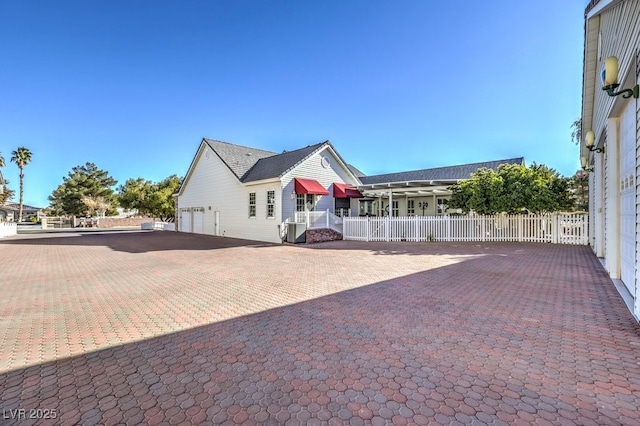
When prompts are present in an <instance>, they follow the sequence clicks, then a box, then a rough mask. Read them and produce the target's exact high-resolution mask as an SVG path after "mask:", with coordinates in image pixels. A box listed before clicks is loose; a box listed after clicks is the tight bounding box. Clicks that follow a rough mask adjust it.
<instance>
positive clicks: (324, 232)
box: [306, 228, 342, 244]
mask: <svg viewBox="0 0 640 426" xmlns="http://www.w3.org/2000/svg"><path fill="white" fill-rule="evenodd" d="M306 237H307V244H311V243H321V242H323V241H335V240H341V239H342V234H340V233H338V232H336V231H334V230H333V229H326V228H325V229H308V230H307V231H306Z"/></svg>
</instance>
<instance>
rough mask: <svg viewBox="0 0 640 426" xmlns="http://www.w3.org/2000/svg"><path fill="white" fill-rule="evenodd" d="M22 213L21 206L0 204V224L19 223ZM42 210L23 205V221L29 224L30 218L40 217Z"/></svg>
mask: <svg viewBox="0 0 640 426" xmlns="http://www.w3.org/2000/svg"><path fill="white" fill-rule="evenodd" d="M19 212H20V204H18V203H4V204H0V222H2V221H6V222H18V214H19ZM41 213H42V209H41V208H39V207H33V206H28V205H26V204H23V205H22V221H23V222H27V221H28V220H29V217H30V216H36V217H39V216H40V214H41Z"/></svg>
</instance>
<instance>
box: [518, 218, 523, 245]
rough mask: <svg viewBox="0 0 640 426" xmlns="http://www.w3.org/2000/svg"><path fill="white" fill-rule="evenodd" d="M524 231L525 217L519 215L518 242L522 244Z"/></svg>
mask: <svg viewBox="0 0 640 426" xmlns="http://www.w3.org/2000/svg"><path fill="white" fill-rule="evenodd" d="M523 231H524V217H523V215H521V214H520V215H518V242H520V243H521V242H522V233H523Z"/></svg>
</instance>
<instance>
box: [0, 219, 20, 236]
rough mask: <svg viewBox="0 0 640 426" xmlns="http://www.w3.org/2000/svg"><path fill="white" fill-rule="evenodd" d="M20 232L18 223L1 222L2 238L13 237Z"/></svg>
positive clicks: (0, 233) (0, 232) (0, 234)
mask: <svg viewBox="0 0 640 426" xmlns="http://www.w3.org/2000/svg"><path fill="white" fill-rule="evenodd" d="M17 233H18V225H17V224H16V223H12V222H0V238H2V237H11V236H13V235H16V234H17Z"/></svg>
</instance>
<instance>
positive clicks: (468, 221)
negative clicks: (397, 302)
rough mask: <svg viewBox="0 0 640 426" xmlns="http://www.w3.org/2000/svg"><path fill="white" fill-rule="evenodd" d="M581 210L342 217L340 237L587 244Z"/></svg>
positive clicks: (586, 222) (586, 229)
mask: <svg viewBox="0 0 640 426" xmlns="http://www.w3.org/2000/svg"><path fill="white" fill-rule="evenodd" d="M588 226H589V217H588V216H587V215H584V214H549V215H493V216H411V217H389V216H386V217H345V218H343V233H342V234H343V239H345V240H356V241H520V242H546V243H554V244H588Z"/></svg>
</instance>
